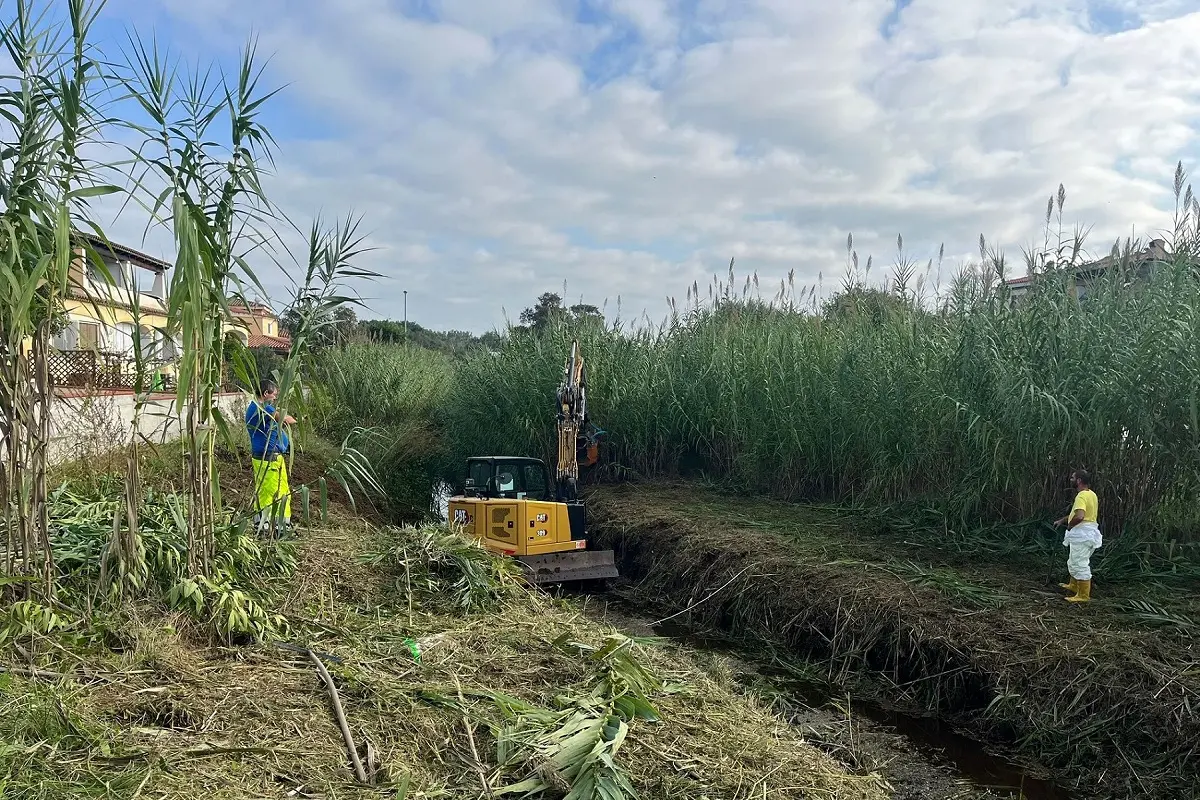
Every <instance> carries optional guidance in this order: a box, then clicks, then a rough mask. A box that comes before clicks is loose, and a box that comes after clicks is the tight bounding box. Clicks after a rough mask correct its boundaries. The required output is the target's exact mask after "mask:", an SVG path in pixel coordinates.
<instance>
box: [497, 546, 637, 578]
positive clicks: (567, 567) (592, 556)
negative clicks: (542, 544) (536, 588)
mask: <svg viewBox="0 0 1200 800" xmlns="http://www.w3.org/2000/svg"><path fill="white" fill-rule="evenodd" d="M517 562H518V563H519V564H521V566H522V567H524V570H525V578H526V580H528V581H529V582H530V583H566V582H567V581H590V580H598V579H601V578H615V577H617V576H618V573H617V566H616V563H615V561H614V560H613V551H612V550H568V551H566V552H563V553H547V554H546V555H541V556H518V557H517Z"/></svg>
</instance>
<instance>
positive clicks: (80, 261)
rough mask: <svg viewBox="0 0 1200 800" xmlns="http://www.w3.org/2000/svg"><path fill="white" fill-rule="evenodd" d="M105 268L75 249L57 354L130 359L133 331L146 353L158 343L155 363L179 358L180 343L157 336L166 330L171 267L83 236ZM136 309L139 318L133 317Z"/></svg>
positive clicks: (94, 238)
mask: <svg viewBox="0 0 1200 800" xmlns="http://www.w3.org/2000/svg"><path fill="white" fill-rule="evenodd" d="M85 238H87V239H88V240H89V244H90V245H91V247H92V248H93V249H94V250H95V252H96V254H97V255H98V256H99V257H100V261H101V262H102V263H100V264H97V263H95V260H94V259H91V258H87V257H85V255H84V251H83V248H82V247H80V248H76V250H75V252H74V254H73V258H72V259H71V273H70V289H69V294H68V299H67V300H66V303H65V305H66V312H67V327H66V328H65V329H64V330H63V331H62V332H60V333H59V334H58V335H57V336H55V337H54V339H53V341H52V342H51V344H53V345H54V347H55V348H56V349H58V350H62V351H72V350H88V351H98V352H102V353H111V354H119V355H128V356H132V354H133V341H134V326H135V325H140V327H141V332H142V335H143V352H146V350H147V344H148V343H149V342H151V341H153V342H154V343H155V347H154V348H153V351H152V352H153V356H152V357H154V358H157V359H161V360H163V361H172V360H174V359H175V357H176V354H177V350H176V342H174V341H171V340H170V339H168V338H166V337H163V336H161V335H160V334H159V333H158V331H159V330H161V329H162V328H165V327H166V325H167V307H166V302H167V288H168V277H167V273H168V272H169V271H170V269H171V265H170V264H168V263H167V262H165V261H161V260H159V259H157V258H154V257H153V256H148V255H146V254H145V253H141V252H139V251H137V250H134V249H133V248H131V247H126V246H124V245H120V244H117V243H115V242H113V243H112V244H111V245H107V244H105V243H104V242H103V241H102V240H100V239H98V238H96V237H93V236H85ZM135 305H136V309H137V313H136V314H135Z"/></svg>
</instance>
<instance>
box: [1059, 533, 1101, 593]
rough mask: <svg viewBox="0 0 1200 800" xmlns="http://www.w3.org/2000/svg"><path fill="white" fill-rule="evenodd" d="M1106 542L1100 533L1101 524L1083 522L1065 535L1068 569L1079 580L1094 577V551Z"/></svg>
mask: <svg viewBox="0 0 1200 800" xmlns="http://www.w3.org/2000/svg"><path fill="white" fill-rule="evenodd" d="M1103 544H1104V537H1103V536H1101V535H1100V526H1099V525H1097V524H1096V523H1094V522H1081V523H1079V524H1078V525H1076V526H1075V527H1074V528H1071V530H1069V531H1067V534H1066V536H1064V537H1063V546H1065V547H1067V548H1068V551H1067V571H1068V572H1070V573H1071V577H1072V578H1074V579H1075V580H1077V581H1090V580H1091V579H1092V564H1091V561H1092V553H1094V552H1096V551H1097V550H1099V549H1100V548H1101V547H1102V546H1103Z"/></svg>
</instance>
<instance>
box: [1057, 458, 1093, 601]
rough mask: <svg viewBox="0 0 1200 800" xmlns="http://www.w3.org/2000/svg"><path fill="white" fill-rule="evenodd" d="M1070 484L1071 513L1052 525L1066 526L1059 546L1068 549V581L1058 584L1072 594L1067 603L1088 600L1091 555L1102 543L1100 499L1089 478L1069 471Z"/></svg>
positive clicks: (1082, 473)
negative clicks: (1072, 487) (1071, 497)
mask: <svg viewBox="0 0 1200 800" xmlns="http://www.w3.org/2000/svg"><path fill="white" fill-rule="evenodd" d="M1071 482H1072V483H1073V484H1075V491H1076V494H1075V502H1074V504H1072V506H1071V512H1070V513H1069V514H1068V515H1067V516H1065V517H1063V518H1062V519H1060V520H1057V521H1055V523H1054V524H1055V526H1058V525H1066V526H1067V531H1066V533H1065V534H1064V535H1063V547H1066V548H1068V555H1067V571H1068V572H1070V573H1071V582H1070V583H1061V584H1059V585H1060V586H1061V587H1062V588H1064V589H1069V590H1070V591H1072V592H1074V593H1075V594H1074V595H1073V596H1072V597H1068V598H1066V600H1067V601H1068V602H1071V603H1086V602H1088V601H1089V600H1091V599H1092V566H1091V559H1092V553H1094V552H1096V550H1098V549H1100V547H1101V545H1103V544H1104V537H1102V536H1101V535H1100V524H1099V519H1100V500H1099V498H1097V497H1096V493H1095V492H1093V491H1092V489H1091V477H1090V476H1089V475H1088V474H1087V472H1086V471H1084V470H1081V469H1078V470H1075V471H1074V472H1072V473H1071Z"/></svg>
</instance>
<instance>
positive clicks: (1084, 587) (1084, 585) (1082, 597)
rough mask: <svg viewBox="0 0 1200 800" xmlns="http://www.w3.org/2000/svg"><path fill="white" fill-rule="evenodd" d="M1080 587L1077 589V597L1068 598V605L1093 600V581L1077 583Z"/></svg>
mask: <svg viewBox="0 0 1200 800" xmlns="http://www.w3.org/2000/svg"><path fill="white" fill-rule="evenodd" d="M1076 583H1078V584H1079V585H1078V587H1077V588H1076V589H1075V596H1074V597H1068V598H1066V601H1067V602H1068V603H1086V602H1088V601H1089V600H1091V599H1092V582H1091V581H1076Z"/></svg>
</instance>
